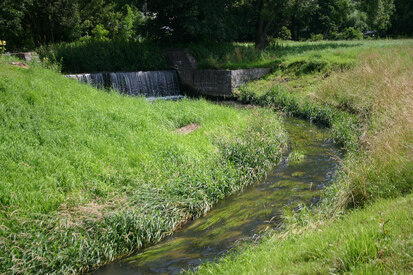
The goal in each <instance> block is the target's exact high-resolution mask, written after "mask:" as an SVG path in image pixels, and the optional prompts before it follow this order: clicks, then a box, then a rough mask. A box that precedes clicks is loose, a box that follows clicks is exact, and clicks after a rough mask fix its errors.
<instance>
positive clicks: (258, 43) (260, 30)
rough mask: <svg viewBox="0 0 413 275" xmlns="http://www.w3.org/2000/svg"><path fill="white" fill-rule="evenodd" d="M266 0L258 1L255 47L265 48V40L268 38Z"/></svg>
mask: <svg viewBox="0 0 413 275" xmlns="http://www.w3.org/2000/svg"><path fill="white" fill-rule="evenodd" d="M263 10H264V0H260V1H258V11H259V12H258V21H257V26H256V28H255V48H256V49H263V48H264V47H265V41H266V40H267V37H266V34H265V33H264V16H263Z"/></svg>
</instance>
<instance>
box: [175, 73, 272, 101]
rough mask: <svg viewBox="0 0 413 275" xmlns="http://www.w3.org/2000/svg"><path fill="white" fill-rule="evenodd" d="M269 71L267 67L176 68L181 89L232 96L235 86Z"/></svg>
mask: <svg viewBox="0 0 413 275" xmlns="http://www.w3.org/2000/svg"><path fill="white" fill-rule="evenodd" d="M269 72H270V69H269V68H258V69H241V70H191V69H190V70H178V75H179V78H180V81H181V85H182V86H183V89H186V90H190V91H191V92H192V93H194V94H197V95H205V96H216V97H226V98H228V97H232V96H233V92H234V90H235V89H236V88H238V87H239V86H241V85H242V84H245V83H247V82H249V81H252V80H255V79H259V78H261V77H263V76H264V75H266V74H268V73H269Z"/></svg>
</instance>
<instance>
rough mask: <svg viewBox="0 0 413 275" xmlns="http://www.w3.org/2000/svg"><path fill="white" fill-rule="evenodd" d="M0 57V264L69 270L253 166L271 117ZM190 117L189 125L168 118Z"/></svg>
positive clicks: (185, 211) (264, 150)
mask: <svg viewBox="0 0 413 275" xmlns="http://www.w3.org/2000/svg"><path fill="white" fill-rule="evenodd" d="M11 61H12V60H11V59H5V58H2V59H0V151H1V154H0V205H1V207H0V225H1V226H0V262H1V265H0V273H59V274H61V273H77V272H80V271H85V270H88V269H89V268H93V267H95V266H98V265H101V264H103V263H105V262H107V261H110V260H113V259H114V258H116V257H118V256H120V255H124V254H128V253H131V252H132V251H134V250H135V249H137V248H139V247H141V246H143V245H145V244H148V243H153V242H157V241H159V240H160V239H162V238H163V237H165V236H166V235H168V234H170V233H171V232H172V231H173V230H174V229H176V228H177V227H179V226H180V225H181V224H182V223H183V222H185V221H186V220H187V219H189V218H191V217H196V216H199V215H202V214H203V213H204V212H205V211H207V210H208V209H209V208H210V207H211V206H212V205H213V204H214V203H215V202H217V201H218V200H219V199H222V198H224V197H225V196H227V195H229V194H231V193H233V192H236V191H238V190H240V189H242V188H243V187H244V186H245V185H247V184H251V183H253V182H254V181H256V180H258V179H259V178H261V177H263V176H264V175H265V173H266V171H268V170H269V169H270V167H271V166H272V165H274V164H275V163H277V161H279V159H280V157H281V154H282V151H283V150H284V148H285V146H286V143H287V142H286V135H285V133H284V130H283V128H282V125H281V122H280V119H279V117H277V116H274V114H272V113H271V112H269V111H265V110H261V109H256V108H254V109H234V108H229V107H224V106H217V105H215V104H211V103H208V102H206V101H205V100H183V101H179V102H165V101H156V102H154V103H148V102H147V101H146V100H145V99H144V98H139V97H127V96H122V95H120V94H117V93H116V92H106V91H100V90H97V89H94V88H92V87H89V86H87V85H82V84H79V83H77V82H76V81H73V80H71V79H66V78H64V77H63V76H61V75H60V74H58V73H55V72H53V71H50V70H46V69H43V68H40V67H38V66H37V65H36V64H31V65H30V69H27V70H26V69H23V68H18V67H13V66H12V65H11V64H10V63H11ZM190 123H196V124H198V125H200V128H199V129H198V130H196V131H194V132H192V133H189V134H187V135H181V134H178V133H177V132H176V129H177V128H180V127H182V126H185V125H187V124H190Z"/></svg>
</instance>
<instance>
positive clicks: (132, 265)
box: [94, 119, 340, 275]
mask: <svg viewBox="0 0 413 275" xmlns="http://www.w3.org/2000/svg"><path fill="white" fill-rule="evenodd" d="M285 127H286V129H287V130H288V133H289V135H290V139H291V150H292V151H295V152H301V153H302V154H304V158H303V159H302V160H301V161H297V162H292V161H288V158H287V156H288V154H287V155H286V157H285V158H284V160H283V161H282V162H281V163H280V164H279V165H278V166H277V167H276V168H275V169H274V170H273V171H272V172H271V173H270V174H269V175H268V177H267V179H266V180H265V181H263V182H261V183H259V184H256V185H253V186H250V187H248V188H246V189H245V190H244V192H242V193H239V194H234V195H232V196H230V197H229V198H227V199H225V200H223V201H221V202H219V203H218V204H217V205H216V206H215V207H213V209H212V210H211V211H210V212H209V213H208V214H207V215H206V216H205V217H203V218H199V219H197V220H194V221H191V222H189V223H188V224H186V225H185V226H184V227H183V228H181V229H180V230H178V231H177V232H175V233H174V234H173V235H172V236H171V237H169V238H167V239H165V240H164V241H162V242H160V243H158V244H157V245H154V246H151V247H148V248H146V249H143V250H141V251H139V252H138V253H137V254H135V255H132V256H129V257H127V258H124V259H121V260H119V261H117V262H114V263H111V264H109V265H106V266H104V267H102V268H101V269H99V270H97V271H95V272H94V274H124V275H126V274H128V275H129V274H159V273H164V274H177V273H180V272H181V271H182V270H186V269H193V268H195V267H197V266H198V265H199V264H201V263H202V262H204V261H210V260H214V259H215V258H216V257H220V256H223V255H225V253H227V252H228V251H229V250H230V249H231V248H233V247H235V246H236V245H237V244H239V243H240V242H242V241H243V240H251V239H254V238H255V237H256V236H259V235H260V234H262V233H263V232H264V231H265V230H268V229H270V228H276V227H277V226H279V224H280V222H281V214H282V211H283V209H284V208H285V207H286V206H289V207H292V208H295V207H297V206H298V205H299V204H311V203H314V202H316V201H317V196H319V195H320V190H322V189H323V188H324V187H325V186H326V185H328V184H329V183H331V181H332V178H333V175H334V173H335V170H336V167H337V162H336V161H335V158H334V156H338V155H339V154H340V152H339V151H338V149H337V148H336V147H334V144H333V143H332V141H331V140H330V139H329V134H328V132H327V130H325V129H320V128H318V127H316V126H315V125H312V124H310V123H309V122H306V121H303V120H299V119H286V121H285ZM291 150H290V152H291Z"/></svg>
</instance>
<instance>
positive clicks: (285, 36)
mask: <svg viewBox="0 0 413 275" xmlns="http://www.w3.org/2000/svg"><path fill="white" fill-rule="evenodd" d="M278 38H280V39H282V40H291V38H292V36H291V31H290V30H289V29H288V28H287V27H285V26H284V27H282V28H281V30H280V31H279V32H278Z"/></svg>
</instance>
